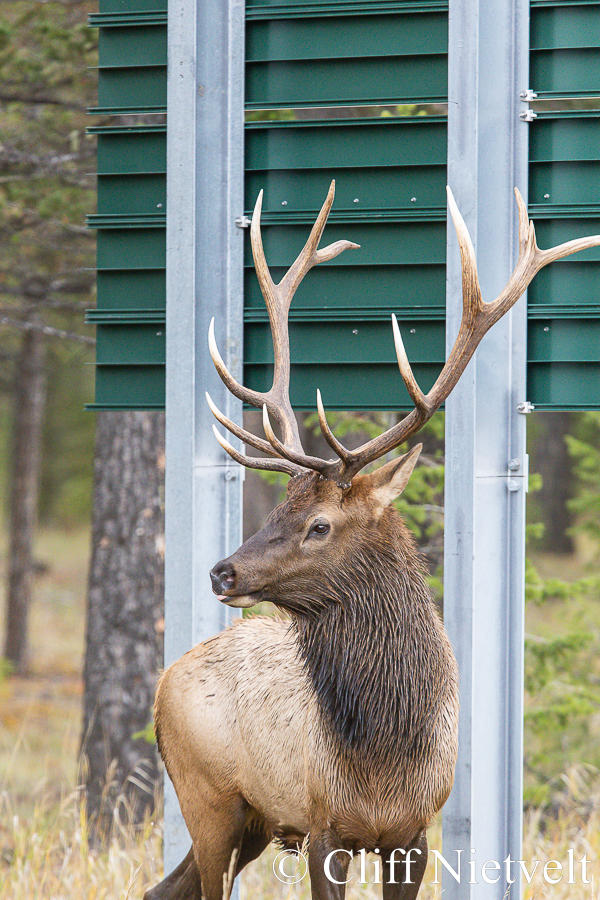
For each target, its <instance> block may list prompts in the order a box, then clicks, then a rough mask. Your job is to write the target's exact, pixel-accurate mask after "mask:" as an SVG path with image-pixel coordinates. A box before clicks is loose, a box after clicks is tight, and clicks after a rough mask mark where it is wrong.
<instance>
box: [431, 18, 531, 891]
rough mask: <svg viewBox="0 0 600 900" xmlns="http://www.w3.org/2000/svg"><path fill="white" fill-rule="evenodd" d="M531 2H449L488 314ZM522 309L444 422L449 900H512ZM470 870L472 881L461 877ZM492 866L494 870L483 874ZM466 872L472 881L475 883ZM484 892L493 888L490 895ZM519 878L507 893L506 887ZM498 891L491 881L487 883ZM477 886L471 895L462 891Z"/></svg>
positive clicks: (521, 134)
mask: <svg viewBox="0 0 600 900" xmlns="http://www.w3.org/2000/svg"><path fill="white" fill-rule="evenodd" d="M528 55H529V0H495V2H494V3H488V2H485V0H450V21H449V90H448V94H449V111H448V131H449V135H448V181H449V184H450V185H451V187H452V190H453V192H454V194H455V197H456V200H457V202H458V205H459V208H460V209H461V212H462V213H463V216H464V217H465V220H466V222H467V225H468V227H469V229H470V232H471V235H472V238H473V242H474V244H475V248H476V251H477V258H478V268H479V276H480V281H481V286H482V291H483V297H484V300H488V301H489V300H492V299H494V298H495V297H496V296H497V295H498V293H499V292H500V290H501V289H502V287H503V286H504V285H505V283H506V281H507V280H508V278H509V276H510V273H511V271H512V269H513V267H514V264H515V262H516V258H517V255H518V218H517V211H516V204H515V200H514V193H513V188H514V187H515V186H517V187H518V188H519V189H520V191H521V193H522V194H523V196H524V197H525V200H526V199H527V154H528V134H527V128H528V126H527V124H525V123H524V122H522V121H521V120H520V119H519V113H520V112H522V111H523V109H524V107H523V104H522V102H521V101H520V99H519V94H520V92H521V91H524V90H526V89H527V88H528V87H529V85H528V83H527V79H528V70H529V60H528ZM447 266H448V269H447V278H448V285H447V287H448V301H447V303H448V316H447V344H448V346H451V345H452V343H453V341H454V337H455V335H456V333H457V331H458V325H459V322H460V314H461V306H462V303H461V273H460V258H459V252H458V246H457V242H456V238H455V235H454V233H453V229H452V226H451V225H450V226H449V240H448V260H447ZM526 326H527V321H526V303H525V298H522V299H521V300H520V301H519V302H518V304H517V306H516V307H515V308H514V309H513V310H512V312H511V313H509V315H508V316H506V317H505V318H504V319H503V320H501V321H500V322H499V323H498V324H497V325H495V326H494V328H493V329H492V330H491V332H490V333H489V334H488V335H487V336H486V338H484V340H483V342H482V344H481V346H480V348H479V349H478V351H477V354H476V357H475V359H474V360H473V362H472V363H471V364H470V365H469V367H468V369H467V371H466V372H465V374H464V375H463V377H462V379H461V382H460V383H459V385H458V387H457V388H456V389H455V391H454V392H453V394H452V396H451V397H450V398H449V400H448V403H447V412H446V467H447V478H446V485H447V486H446V501H445V535H446V537H445V563H444V566H445V575H444V582H445V586H444V618H445V622H446V627H447V629H448V632H449V634H450V638H451V640H452V643H453V645H454V648H455V651H456V654H457V658H458V663H459V667H460V673H461V674H460V678H461V680H460V685H461V688H460V690H461V714H460V747H459V759H458V766H457V770H456V780H455V786H454V789H453V791H452V794H451V796H450V798H449V800H448V803H447V804H446V807H445V809H444V822H443V841H444V843H443V854H444V859H445V860H447V861H448V862H449V863H450V864H451V865H452V866H453V868H454V869H455V870H456V869H457V866H458V864H459V856H458V854H457V851H462V853H461V855H460V856H461V859H460V862H461V879H460V882H458V881H457V880H456V879H455V877H454V876H453V875H452V874H450V873H448V872H445V874H444V890H445V897H447V898H448V900H467V898H468V900H477V898H483V897H485V898H496V900H500V898H503V897H505V896H506V891H507V888H508V887H509V886H510V895H509V896H510V898H511V900H517V898H518V897H520V883H519V882H520V879H519V876H518V874H517V869H518V867H517V866H515V865H514V864H513V865H512V866H511V865H510V864H509V869H508V875H509V877H508V878H507V872H506V864H505V863H504V861H505V860H506V859H507V857H509V856H510V857H511V859H512V860H518V859H521V858H522V857H521V846H522V723H523V610H524V544H525V540H524V535H525V490H526V481H527V459H526V453H525V420H526V416H525V415H522V414H520V413H519V412H518V410H517V407H518V405H519V404H520V403H521V402H522V401H525V400H526V396H525V384H526V382H525V377H526ZM470 860H475V863H476V865H475V869H474V870H472V869H471V867H470V866H469V865H468V863H469V861H470ZM488 860H490V861H494V862H499V863H500V864H501V868H500V870H499V871H498V870H496V869H495V867H493V866H491V867H488V868H487V869H486V870H485V872H484V873H482V866H483V865H484V864H485V863H486V862H487V861H488ZM472 871H474V872H475V879H472V878H471V872H472ZM486 877H487V879H489V881H486ZM513 878H516V880H515V882H514V883H513V884H510V879H513ZM496 879H497V880H496ZM470 881H476V882H477V883H473V884H471V883H469V882H470Z"/></svg>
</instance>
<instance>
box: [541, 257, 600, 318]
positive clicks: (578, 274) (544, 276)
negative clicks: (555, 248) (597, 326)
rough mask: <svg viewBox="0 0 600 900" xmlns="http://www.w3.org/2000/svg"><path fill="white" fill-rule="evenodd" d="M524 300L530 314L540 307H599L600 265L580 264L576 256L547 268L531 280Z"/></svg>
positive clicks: (591, 263) (593, 263)
mask: <svg viewBox="0 0 600 900" xmlns="http://www.w3.org/2000/svg"><path fill="white" fill-rule="evenodd" d="M542 246H545V244H542ZM527 299H528V304H529V309H530V310H531V309H532V308H533V307H534V306H535V305H540V304H563V303H575V304H600V264H599V263H597V262H582V261H581V260H580V257H579V255H577V256H575V257H571V258H570V259H565V260H561V261H560V262H556V263H554V264H553V265H551V266H546V267H545V268H544V269H542V270H541V272H538V274H537V275H536V276H535V278H534V279H533V281H532V283H531V285H530V286H529V289H528V291H527Z"/></svg>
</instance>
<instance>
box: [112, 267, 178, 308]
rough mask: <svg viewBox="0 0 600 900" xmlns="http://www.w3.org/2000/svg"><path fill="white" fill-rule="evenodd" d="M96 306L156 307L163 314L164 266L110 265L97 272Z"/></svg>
mask: <svg viewBox="0 0 600 900" xmlns="http://www.w3.org/2000/svg"><path fill="white" fill-rule="evenodd" d="M98 308H99V309H102V310H107V311H114V312H115V313H118V312H119V311H121V310H132V309H133V310H142V311H145V310H158V311H162V315H163V317H164V314H165V270H164V269H121V270H118V269H112V270H104V271H102V270H100V271H99V272H98Z"/></svg>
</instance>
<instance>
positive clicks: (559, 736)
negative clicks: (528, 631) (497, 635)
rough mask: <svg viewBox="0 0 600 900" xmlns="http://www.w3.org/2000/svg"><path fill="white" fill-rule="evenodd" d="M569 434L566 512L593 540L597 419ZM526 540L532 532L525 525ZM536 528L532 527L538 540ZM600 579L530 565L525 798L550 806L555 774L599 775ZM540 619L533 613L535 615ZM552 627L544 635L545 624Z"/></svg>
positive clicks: (587, 418) (597, 515)
mask: <svg viewBox="0 0 600 900" xmlns="http://www.w3.org/2000/svg"><path fill="white" fill-rule="evenodd" d="M576 431H577V433H576V435H566V441H567V444H568V447H569V452H570V454H571V456H572V457H573V459H574V471H575V473H576V475H577V478H578V488H577V490H576V496H575V498H574V499H573V500H572V501H571V502H570V505H571V508H572V509H573V511H574V512H576V513H577V515H578V522H577V524H576V526H575V527H574V529H572V530H573V531H574V532H577V531H581V532H584V533H586V534H587V535H588V536H589V537H590V538H592V539H594V540H595V541H596V542H597V541H598V539H599V538H600V495H599V494H598V487H597V486H598V483H599V479H600V452H599V450H598V446H599V441H598V438H599V437H600V415H599V414H598V413H595V412H589V413H583V414H581V415H580V416H578V417H577V419H576ZM528 530H529V532H530V533H532V532H534V533H535V531H536V526H535V525H530V526H528ZM539 532H540V529H539V527H537V534H538V535H539ZM599 593H600V576H599V575H598V574H593V575H590V576H588V577H585V578H580V579H578V580H576V581H574V582H567V581H563V580H561V579H559V578H542V577H541V576H540V574H539V572H538V571H537V570H536V568H535V567H534V566H533V564H532V563H531V561H530V560H528V561H527V568H526V600H527V602H528V603H529V604H530V607H531V608H535V609H538V610H540V612H541V613H542V614H543V615H544V618H543V619H542V620H541V621H540V622H539V625H538V628H536V630H539V631H542V630H545V631H546V633H545V634H535V635H528V636H527V640H526V644H525V702H526V713H525V772H526V787H525V799H526V801H527V802H530V803H534V804H540V803H542V802H547V801H549V800H550V799H551V794H552V790H553V788H552V783H553V779H554V778H555V776H556V775H557V774H560V773H562V772H565V771H567V770H568V769H569V768H570V767H571V766H574V765H580V764H583V765H585V766H588V767H590V766H591V767H596V768H600V741H599V739H598V738H599V723H600V616H599V615H598V595H599ZM538 616H539V613H538ZM545 618H548V619H549V620H551V621H552V622H553V623H555V622H558V623H559V624H558V629H557V626H556V624H553V627H552V628H551V626H550V624H549V625H548V626H547V627H546V628H544V619H545Z"/></svg>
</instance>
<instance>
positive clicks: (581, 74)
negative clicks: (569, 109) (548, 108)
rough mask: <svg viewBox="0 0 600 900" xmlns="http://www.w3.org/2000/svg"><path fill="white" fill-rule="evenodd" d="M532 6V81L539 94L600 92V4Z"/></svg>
mask: <svg viewBox="0 0 600 900" xmlns="http://www.w3.org/2000/svg"><path fill="white" fill-rule="evenodd" d="M532 7H533V8H532V11H531V38H530V41H531V63H530V69H531V74H530V84H531V86H532V87H533V89H534V90H535V92H536V93H537V95H538V97H540V98H543V97H586V96H598V95H600V24H599V22H600V5H599V4H598V3H597V2H596V3H593V2H592V3H585V4H577V5H576V4H572V3H562V4H559V3H553V4H545V5H544V6H540V7H539V8H538V6H537V4H532Z"/></svg>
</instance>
